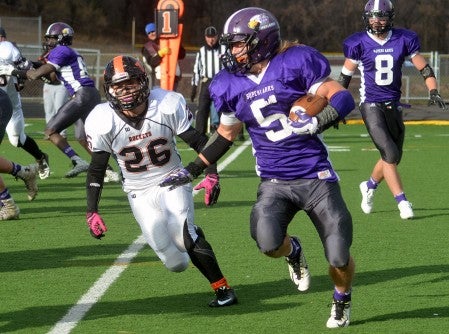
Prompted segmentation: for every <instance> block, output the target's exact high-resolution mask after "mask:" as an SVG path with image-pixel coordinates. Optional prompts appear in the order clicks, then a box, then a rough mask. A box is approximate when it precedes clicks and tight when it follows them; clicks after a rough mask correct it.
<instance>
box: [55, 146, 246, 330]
mask: <svg viewBox="0 0 449 334" xmlns="http://www.w3.org/2000/svg"><path fill="white" fill-rule="evenodd" d="M250 143H251V141H250V140H249V139H248V140H246V141H245V142H244V143H243V145H241V146H239V147H238V148H237V149H236V150H235V151H234V152H233V153H232V154H230V155H229V157H227V158H226V159H225V160H224V161H223V162H222V163H220V164H218V166H217V169H218V171H219V172H220V171H222V170H223V169H225V168H226V167H227V166H228V165H229V164H230V163H231V162H233V161H234V160H235V159H237V157H238V156H239V155H240V154H241V153H242V152H243V151H244V150H245V149H246V148H247V147H248V146H250ZM197 193H198V191H194V195H196V194H197ZM145 245H146V242H145V239H144V237H143V235H140V236H139V237H137V239H136V240H134V242H133V243H132V244H131V245H130V246H129V247H128V249H127V250H125V251H124V252H123V253H122V254H120V255H119V256H118V258H117V259H116V260H115V261H114V263H113V264H112V265H111V266H110V267H109V269H108V270H106V271H105V272H104V273H103V275H101V277H100V278H99V279H98V280H97V281H96V282H95V283H94V285H92V287H91V288H90V289H89V290H88V291H87V292H86V293H85V294H84V295H83V296H82V297H81V298H80V299H79V300H78V301H77V302H76V304H75V305H74V306H72V307H71V308H70V310H69V311H68V312H67V313H66V315H64V317H62V318H61V320H59V321H58V322H57V323H56V324H55V325H54V326H53V328H52V329H51V330H50V331H49V332H48V334H68V333H70V332H71V331H72V330H73V329H74V328H75V327H76V326H77V325H78V323H79V322H80V321H81V320H82V319H83V318H84V316H85V315H86V313H87V312H89V310H90V309H91V308H92V306H94V305H95V303H96V302H97V301H98V300H100V298H101V297H102V296H103V295H104V294H105V293H106V291H107V290H108V289H109V287H110V286H111V285H112V284H113V283H114V282H115V281H116V280H117V279H118V278H119V277H120V275H121V274H122V273H123V272H124V271H125V269H126V268H128V266H129V264H130V263H131V261H132V260H133V259H134V258H135V257H136V256H137V254H138V253H139V252H140V251H141V250H142V248H143V247H144V246H145Z"/></svg>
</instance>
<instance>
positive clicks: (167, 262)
mask: <svg viewBox="0 0 449 334" xmlns="http://www.w3.org/2000/svg"><path fill="white" fill-rule="evenodd" d="M189 260H190V259H189V256H188V255H187V253H185V252H181V251H179V249H177V248H176V246H174V245H173V246H171V247H170V249H168V250H166V251H165V252H164V259H163V261H162V262H163V263H164V266H165V268H167V269H168V270H170V271H172V272H176V273H179V272H182V271H184V270H186V269H187V267H188V266H189Z"/></svg>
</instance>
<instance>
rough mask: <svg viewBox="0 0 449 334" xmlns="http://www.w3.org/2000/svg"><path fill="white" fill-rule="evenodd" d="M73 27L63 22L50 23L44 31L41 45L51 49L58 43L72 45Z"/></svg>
mask: <svg viewBox="0 0 449 334" xmlns="http://www.w3.org/2000/svg"><path fill="white" fill-rule="evenodd" d="M73 34H74V31H73V28H72V27H71V26H69V25H68V24H67V23H64V22H56V23H52V24H50V26H49V27H48V28H47V32H46V33H45V36H44V37H45V42H44V43H43V47H44V48H47V49H53V48H54V47H55V46H57V45H58V44H59V45H72V40H73Z"/></svg>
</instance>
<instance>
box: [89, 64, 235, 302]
mask: <svg viewBox="0 0 449 334" xmlns="http://www.w3.org/2000/svg"><path fill="white" fill-rule="evenodd" d="M104 89H105V95H106V98H107V100H108V102H106V103H102V104H99V105H97V106H96V107H95V108H94V109H93V110H92V111H91V113H90V114H89V116H88V117H87V119H86V122H85V130H86V134H87V140H88V144H89V148H90V150H91V151H92V158H91V163H90V166H89V169H88V171H87V180H86V187H87V225H88V227H89V229H90V233H91V235H92V236H93V237H95V238H97V239H100V238H102V237H103V236H104V233H105V232H106V231H107V227H106V225H105V223H104V221H103V219H102V218H101V216H100V215H99V213H98V202H99V200H100V194H101V190H102V186H103V176H104V173H105V171H106V168H107V165H108V159H109V157H110V156H111V155H112V156H113V157H114V158H115V159H116V160H117V163H118V165H119V167H120V169H121V172H122V175H123V189H124V191H125V192H126V193H127V196H128V200H129V203H130V206H131V209H132V212H133V215H134V217H135V219H136V220H137V223H138V224H139V225H140V228H141V230H142V233H143V235H144V237H145V239H146V241H147V242H148V244H149V245H150V247H151V248H152V249H153V250H154V252H155V253H156V254H157V256H158V257H159V259H160V260H161V261H162V263H163V264H164V265H165V267H166V268H167V269H168V270H170V271H173V272H180V271H184V270H185V269H187V267H188V264H189V259H190V260H192V263H193V264H194V265H195V266H196V267H197V268H198V269H199V270H200V272H201V273H202V274H203V275H204V276H205V277H206V278H207V280H208V281H209V282H210V285H211V287H212V289H213V290H214V291H215V298H214V299H213V300H212V301H211V302H210V303H209V306H211V307H221V306H228V305H232V304H235V303H237V297H236V295H235V293H234V290H233V289H232V288H231V287H230V286H229V285H228V283H227V280H226V278H225V277H224V276H223V274H222V272H221V270H220V267H219V265H218V263H217V259H216V257H215V254H214V252H213V250H212V247H211V246H210V244H209V243H208V242H207V241H206V239H205V237H204V234H203V233H202V231H201V229H200V228H199V227H198V226H196V225H195V224H194V204H193V195H192V186H191V184H186V185H184V186H182V187H179V188H176V189H169V188H161V187H159V183H161V182H162V180H163V179H164V178H166V177H167V176H168V175H169V174H170V173H172V172H173V171H174V170H177V169H180V168H182V163H181V157H180V155H179V153H178V150H177V148H176V136H179V137H180V138H181V139H182V140H184V141H185V142H186V143H188V144H189V146H190V147H192V148H193V149H195V150H196V151H199V150H200V149H201V148H202V147H203V146H204V145H205V144H206V142H207V136H205V135H204V134H201V133H199V132H198V131H197V130H195V129H194V128H193V127H192V125H191V121H192V114H191V113H190V111H189V110H188V108H187V107H186V102H185V99H184V97H183V96H182V95H181V94H179V93H176V92H172V91H167V90H163V89H161V88H155V89H153V90H151V92H150V88H149V80H148V77H147V75H146V73H145V70H144V68H143V65H142V64H141V63H140V62H139V61H138V60H137V59H135V58H133V57H129V56H117V57H115V58H114V59H113V60H111V62H109V63H108V65H107V66H106V69H105V72H104ZM200 187H201V188H205V190H206V197H205V202H206V205H213V204H215V203H216V201H217V198H218V195H219V192H220V186H219V180H218V175H217V169H216V166H212V167H211V168H210V169H209V170H206V178H205V179H204V180H203V182H202V183H201V184H200Z"/></svg>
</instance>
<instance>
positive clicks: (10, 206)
mask: <svg viewBox="0 0 449 334" xmlns="http://www.w3.org/2000/svg"><path fill="white" fill-rule="evenodd" d="M1 204H2V207H1V209H0V220H11V219H19V214H20V210H19V207H18V206H17V204H16V203H15V202H14V200H13V199H12V198H8V199H3V200H1Z"/></svg>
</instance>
